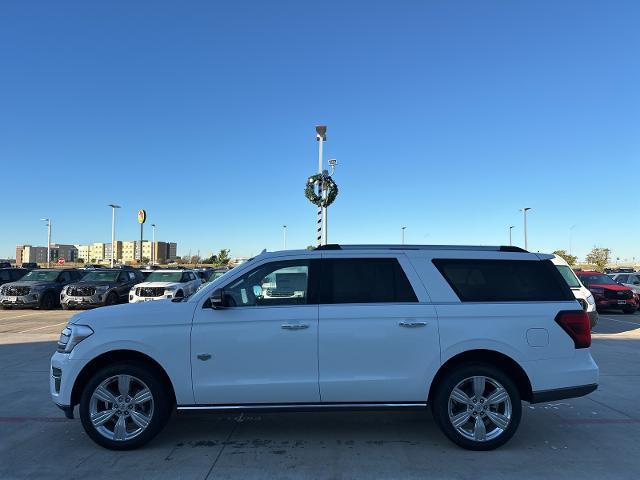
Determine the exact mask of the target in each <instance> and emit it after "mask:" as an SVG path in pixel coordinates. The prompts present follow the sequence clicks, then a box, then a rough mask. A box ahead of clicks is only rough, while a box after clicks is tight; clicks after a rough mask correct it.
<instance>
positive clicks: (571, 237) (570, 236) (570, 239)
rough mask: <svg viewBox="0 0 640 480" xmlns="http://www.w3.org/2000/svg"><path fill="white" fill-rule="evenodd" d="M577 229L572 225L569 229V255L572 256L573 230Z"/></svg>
mask: <svg viewBox="0 0 640 480" xmlns="http://www.w3.org/2000/svg"><path fill="white" fill-rule="evenodd" d="M574 228H575V225H571V226H570V227H569V255H571V246H572V245H571V244H572V243H573V229H574Z"/></svg>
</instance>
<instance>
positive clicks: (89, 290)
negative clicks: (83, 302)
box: [67, 287, 96, 297]
mask: <svg viewBox="0 0 640 480" xmlns="http://www.w3.org/2000/svg"><path fill="white" fill-rule="evenodd" d="M95 294H96V287H70V288H69V289H68V290H67V295H71V296H72V297H90V296H91V295H95Z"/></svg>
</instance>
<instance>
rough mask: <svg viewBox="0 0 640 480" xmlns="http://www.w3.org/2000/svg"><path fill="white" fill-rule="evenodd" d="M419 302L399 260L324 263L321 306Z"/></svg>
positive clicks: (329, 260) (352, 259)
mask: <svg viewBox="0 0 640 480" xmlns="http://www.w3.org/2000/svg"><path fill="white" fill-rule="evenodd" d="M417 301H418V299H417V297H416V294H415V292H414V291H413V288H412V287H411V284H410V283H409V280H408V279H407V276H406V275H405V273H404V270H402V267H401V266H400V263H399V262H398V260H397V259H396V258H348V259H346V258H345V259H342V258H340V259H338V258H336V259H326V260H323V261H322V274H321V278H320V303H324V304H335V303H391V302H403V303H406V302H417Z"/></svg>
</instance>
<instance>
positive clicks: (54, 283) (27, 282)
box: [2, 280, 62, 288]
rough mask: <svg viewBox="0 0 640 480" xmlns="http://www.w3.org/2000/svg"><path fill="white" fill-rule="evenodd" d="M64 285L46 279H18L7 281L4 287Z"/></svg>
mask: <svg viewBox="0 0 640 480" xmlns="http://www.w3.org/2000/svg"><path fill="white" fill-rule="evenodd" d="M56 285H57V286H62V284H61V283H57V282H46V281H42V280H41V281H39V282H38V281H33V282H29V281H24V282H23V281H21V280H18V281H17V282H11V283H5V284H3V285H2V286H3V287H32V288H33V287H51V286H56Z"/></svg>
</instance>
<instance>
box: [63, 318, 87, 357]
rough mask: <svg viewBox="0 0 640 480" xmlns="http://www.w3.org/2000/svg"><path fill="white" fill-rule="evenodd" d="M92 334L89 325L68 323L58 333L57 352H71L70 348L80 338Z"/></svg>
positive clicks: (71, 348)
mask: <svg viewBox="0 0 640 480" xmlns="http://www.w3.org/2000/svg"><path fill="white" fill-rule="evenodd" d="M91 335H93V330H92V329H91V327H87V326H86V325H69V326H67V327H66V328H65V329H64V330H62V332H61V333H60V339H59V340H58V352H60V353H71V350H73V349H74V347H75V346H76V345H77V344H79V343H80V342H81V341H82V340H84V339H85V338H87V337H90V336H91Z"/></svg>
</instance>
